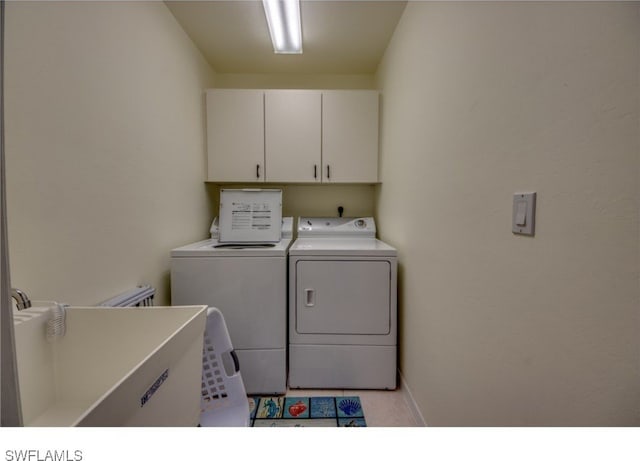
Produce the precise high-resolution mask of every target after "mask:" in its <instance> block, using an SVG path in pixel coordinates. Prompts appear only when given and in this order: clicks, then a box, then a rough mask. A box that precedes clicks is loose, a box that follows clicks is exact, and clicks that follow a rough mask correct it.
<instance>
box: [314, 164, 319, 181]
mask: <svg viewBox="0 0 640 461" xmlns="http://www.w3.org/2000/svg"><path fill="white" fill-rule="evenodd" d="M313 179H318V165H313Z"/></svg>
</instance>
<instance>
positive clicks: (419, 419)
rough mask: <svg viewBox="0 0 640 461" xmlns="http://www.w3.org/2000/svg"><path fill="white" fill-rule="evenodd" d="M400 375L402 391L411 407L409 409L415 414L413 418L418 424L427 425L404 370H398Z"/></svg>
mask: <svg viewBox="0 0 640 461" xmlns="http://www.w3.org/2000/svg"><path fill="white" fill-rule="evenodd" d="M398 376H399V377H400V392H402V395H403V397H404V400H405V402H407V406H408V407H409V410H410V411H411V414H412V415H413V419H415V420H416V423H417V424H418V426H422V427H426V426H427V423H426V421H425V420H424V417H423V416H422V413H421V412H420V409H419V408H418V404H417V403H416V401H415V399H414V398H413V394H412V393H411V389H410V388H409V385H408V384H407V381H405V379H404V376H403V375H402V372H401V371H400V370H398Z"/></svg>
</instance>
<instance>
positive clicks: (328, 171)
mask: <svg viewBox="0 0 640 461" xmlns="http://www.w3.org/2000/svg"><path fill="white" fill-rule="evenodd" d="M327 179H331V167H330V166H329V165H327Z"/></svg>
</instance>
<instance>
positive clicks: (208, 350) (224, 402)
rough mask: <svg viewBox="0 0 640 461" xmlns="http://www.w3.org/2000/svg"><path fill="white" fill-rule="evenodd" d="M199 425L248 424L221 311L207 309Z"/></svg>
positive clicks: (245, 402) (237, 369) (237, 368)
mask: <svg viewBox="0 0 640 461" xmlns="http://www.w3.org/2000/svg"><path fill="white" fill-rule="evenodd" d="M200 409H201V412H200V426H203V427H210V426H218V427H220V426H222V427H244V426H249V424H250V412H249V401H248V399H247V393H246V391H245V388H244V383H243V382H242V376H241V375H240V365H239V363H238V358H237V356H236V354H235V352H234V351H233V345H232V344H231V338H230V337H229V332H228V330H227V325H226V323H225V321H224V317H223V315H222V312H220V311H219V310H218V309H216V308H215V307H210V308H209V309H208V310H207V327H206V330H205V334H204V348H203V353H202V397H201V399H200Z"/></svg>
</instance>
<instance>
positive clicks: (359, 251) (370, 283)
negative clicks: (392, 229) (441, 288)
mask: <svg viewBox="0 0 640 461" xmlns="http://www.w3.org/2000/svg"><path fill="white" fill-rule="evenodd" d="M375 233H376V229H375V222H374V220H373V218H355V219H354V218H304V217H300V218H298V239H297V240H296V241H295V242H294V244H293V245H292V246H291V247H290V249H289V387H290V388H334V389H348V388H350V389H395V388H396V368H397V365H396V364H397V358H396V357H397V251H396V250H395V248H393V247H391V246H389V245H387V244H386V243H384V242H382V241H380V240H378V239H376V238H375Z"/></svg>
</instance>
